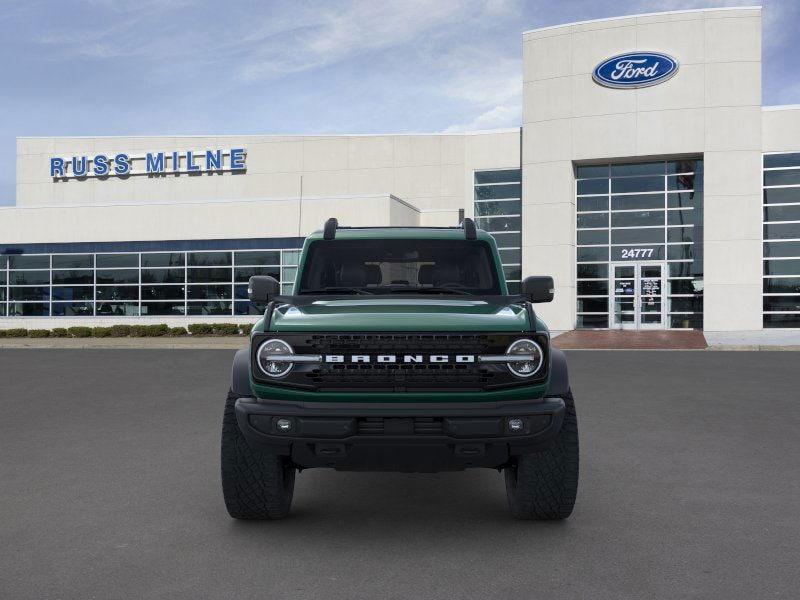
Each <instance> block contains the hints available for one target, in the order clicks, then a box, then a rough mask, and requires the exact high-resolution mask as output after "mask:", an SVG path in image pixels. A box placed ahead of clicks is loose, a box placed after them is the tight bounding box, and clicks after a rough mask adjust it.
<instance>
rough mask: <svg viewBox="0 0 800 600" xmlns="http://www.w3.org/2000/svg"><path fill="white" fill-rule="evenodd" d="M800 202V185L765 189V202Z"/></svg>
mask: <svg viewBox="0 0 800 600" xmlns="http://www.w3.org/2000/svg"><path fill="white" fill-rule="evenodd" d="M791 202H800V187H795V188H776V189H772V190H764V204H789V203H791Z"/></svg>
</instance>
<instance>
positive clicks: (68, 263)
mask: <svg viewBox="0 0 800 600" xmlns="http://www.w3.org/2000/svg"><path fill="white" fill-rule="evenodd" d="M93 267H94V256H92V255H91V254H53V268H54V269H91V268H93Z"/></svg>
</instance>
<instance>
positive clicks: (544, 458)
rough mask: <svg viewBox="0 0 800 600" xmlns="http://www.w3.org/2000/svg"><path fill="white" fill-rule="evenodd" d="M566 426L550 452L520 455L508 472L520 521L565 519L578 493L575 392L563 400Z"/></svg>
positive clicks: (512, 507)
mask: <svg viewBox="0 0 800 600" xmlns="http://www.w3.org/2000/svg"><path fill="white" fill-rule="evenodd" d="M562 397H563V398H564V403H565V404H566V412H565V413H564V423H563V424H562V425H561V431H560V432H559V433H558V436H557V437H556V442H555V445H554V446H553V447H552V448H550V449H549V450H543V451H542V452H534V453H532V454H523V455H521V456H520V457H519V458H518V459H517V461H516V464H514V465H512V466H510V467H508V468H506V469H505V477H506V495H507V496H508V506H509V509H510V510H511V514H512V515H514V516H515V517H517V518H518V519H533V520H558V519H566V518H567V517H568V516H570V514H572V509H573V508H574V507H575V496H576V494H577V493H578V416H577V414H576V413H575V403H574V401H573V399H572V391H569V392H567V394H566V395H564V396H562Z"/></svg>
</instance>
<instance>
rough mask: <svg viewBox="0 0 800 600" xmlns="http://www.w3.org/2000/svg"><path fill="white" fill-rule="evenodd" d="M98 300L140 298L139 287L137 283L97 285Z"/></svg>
mask: <svg viewBox="0 0 800 600" xmlns="http://www.w3.org/2000/svg"><path fill="white" fill-rule="evenodd" d="M96 297H97V299H98V300H138V299H139V287H138V286H135V285H124V286H122V285H111V286H97V296H96Z"/></svg>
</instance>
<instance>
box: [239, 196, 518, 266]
mask: <svg viewBox="0 0 800 600" xmlns="http://www.w3.org/2000/svg"><path fill="white" fill-rule="evenodd" d="M521 211H522V201H521V200H496V201H492V202H476V203H475V216H476V217H486V216H493V215H519V214H521ZM237 264H238V263H237Z"/></svg>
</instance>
